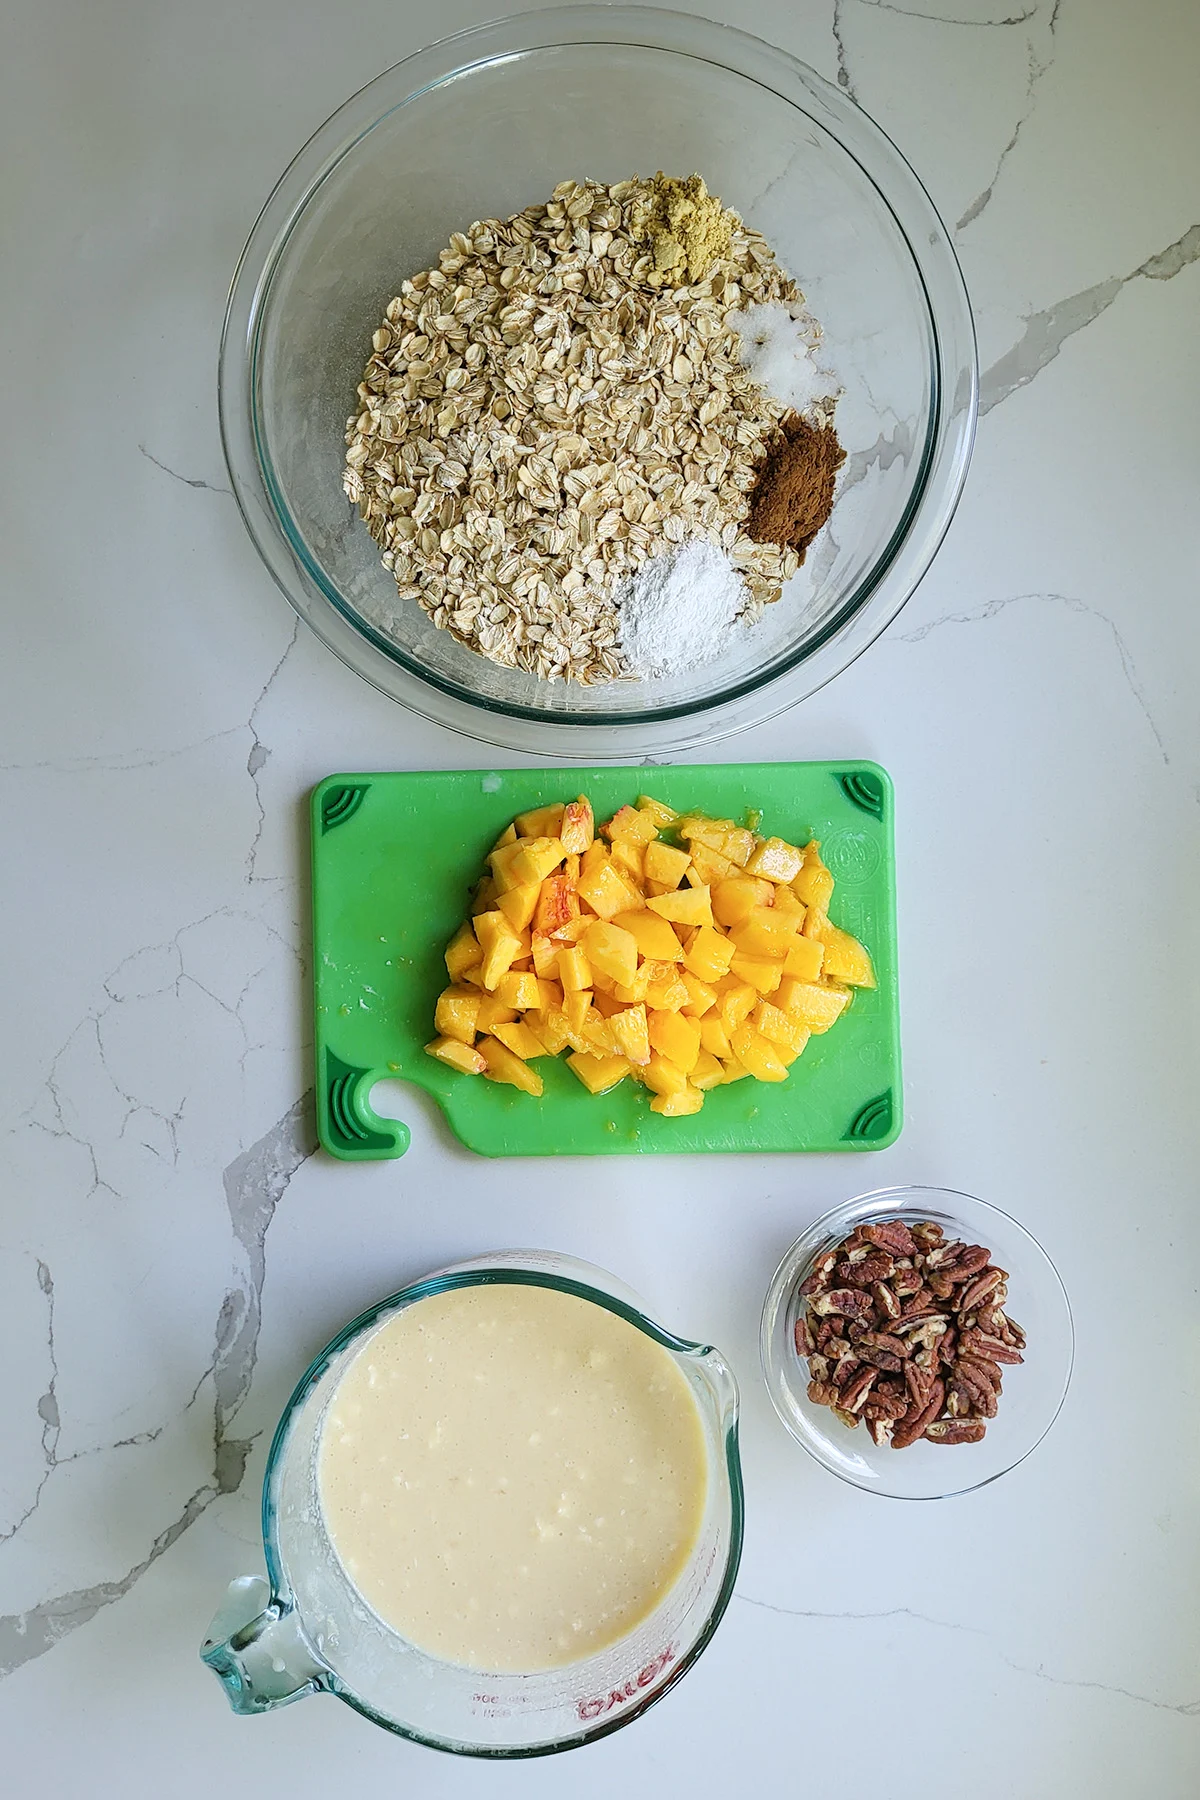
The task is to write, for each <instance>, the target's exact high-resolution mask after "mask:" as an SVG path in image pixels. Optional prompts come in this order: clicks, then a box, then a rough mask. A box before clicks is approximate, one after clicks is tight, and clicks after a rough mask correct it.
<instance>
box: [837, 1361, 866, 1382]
mask: <svg viewBox="0 0 1200 1800" xmlns="http://www.w3.org/2000/svg"><path fill="white" fill-rule="evenodd" d="M861 1366H862V1365H861V1364H860V1362H859V1360H858V1358H857V1356H843V1357H842V1358H841V1360H840V1361H839V1363H838V1366H837V1368H836V1369H835V1370H834V1371H833V1385H834V1387H837V1388H842V1387H845V1385H846V1383H847V1382H848V1381H849V1379H850V1377H851V1376H852V1375H853V1373H854V1371H855V1369H857V1368H861Z"/></svg>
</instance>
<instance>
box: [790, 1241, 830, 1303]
mask: <svg viewBox="0 0 1200 1800" xmlns="http://www.w3.org/2000/svg"><path fill="white" fill-rule="evenodd" d="M836 1263H837V1252H836V1250H830V1251H829V1252H828V1253H827V1254H826V1255H825V1256H820V1257H818V1258H817V1260H816V1262H815V1263H814V1264H813V1271H812V1274H811V1275H810V1276H809V1277H808V1279H807V1280H806V1281H802V1282H801V1283H800V1289H799V1292H800V1296H801V1298H802V1299H804V1300H807V1299H808V1296H809V1295H810V1294H819V1293H820V1292H821V1290H822V1289H823V1288H827V1287H828V1286H829V1280H830V1277H831V1276H832V1274H833V1271H834V1267H835V1265H836Z"/></svg>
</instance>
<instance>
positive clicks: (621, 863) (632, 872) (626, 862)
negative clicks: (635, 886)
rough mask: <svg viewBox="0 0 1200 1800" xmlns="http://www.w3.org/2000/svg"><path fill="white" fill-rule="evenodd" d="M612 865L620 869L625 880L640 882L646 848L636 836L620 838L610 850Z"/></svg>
mask: <svg viewBox="0 0 1200 1800" xmlns="http://www.w3.org/2000/svg"><path fill="white" fill-rule="evenodd" d="M609 854H610V856H611V858H612V866H613V868H614V869H619V870H620V872H621V876H622V879H623V880H626V881H630V880H632V881H634V882H638V883H640V882H641V880H642V874H643V870H642V857H643V855H644V850H643V847H642V845H641V844H639V843H638V842H637V841H636V839H634V838H618V839H617V841H616V843H615V844H614V845H613V847H612V850H611V851H610V853H609Z"/></svg>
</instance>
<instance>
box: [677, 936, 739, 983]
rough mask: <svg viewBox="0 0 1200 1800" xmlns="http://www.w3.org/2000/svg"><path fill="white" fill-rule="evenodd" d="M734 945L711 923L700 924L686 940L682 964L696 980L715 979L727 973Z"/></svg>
mask: <svg viewBox="0 0 1200 1800" xmlns="http://www.w3.org/2000/svg"><path fill="white" fill-rule="evenodd" d="M734 950H735V946H734V945H733V944H732V943H731V942H730V940H729V939H728V938H727V937H724V936H723V935H722V934H721V932H719V931H717V930H715V929H714V928H713V926H711V925H701V926H700V928H699V929H698V930H697V931H696V932H695V933H693V935H692V937H691V938H689V940H688V945H687V950H686V952H685V954H684V958H683V966H684V968H685V969H687V970H688V971H689V973H690V974H692V975H694V976H695V977H696V979H697V980H698V981H717V980H719V978H720V977H721V976H722V975H727V974H728V973H729V965H730V963H731V962H732V961H733V957H734Z"/></svg>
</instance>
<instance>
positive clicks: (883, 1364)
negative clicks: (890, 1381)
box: [854, 1344, 904, 1375]
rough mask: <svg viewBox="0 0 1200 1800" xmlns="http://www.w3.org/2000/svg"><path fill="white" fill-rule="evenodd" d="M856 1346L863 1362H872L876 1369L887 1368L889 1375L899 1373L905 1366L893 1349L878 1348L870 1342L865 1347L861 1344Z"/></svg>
mask: <svg viewBox="0 0 1200 1800" xmlns="http://www.w3.org/2000/svg"><path fill="white" fill-rule="evenodd" d="M854 1348H855V1351H856V1353H857V1354H858V1355H859V1356H860V1357H861V1358H862V1360H863V1362H865V1363H871V1364H872V1366H873V1367H874V1368H876V1369H886V1370H887V1372H888V1374H889V1375H897V1374H899V1372H900V1370H901V1369H902V1368H903V1367H904V1365H903V1363H902V1362H901V1360H900V1358H899V1357H898V1356H897V1355H896V1354H895V1352H894V1351H892V1350H876V1349H874V1348H873V1347H872V1345H870V1344H868V1345H867V1346H866V1348H865V1349H864V1348H863V1347H862V1345H861V1344H855V1346H854Z"/></svg>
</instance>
